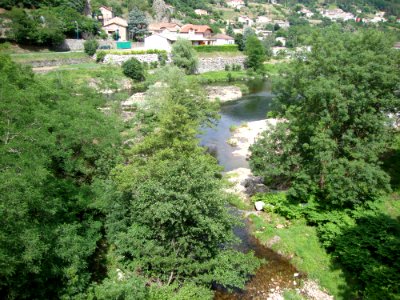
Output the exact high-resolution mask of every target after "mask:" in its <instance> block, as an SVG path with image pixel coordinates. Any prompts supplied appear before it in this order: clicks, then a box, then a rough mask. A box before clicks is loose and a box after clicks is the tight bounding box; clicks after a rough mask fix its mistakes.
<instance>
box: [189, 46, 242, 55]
mask: <svg viewBox="0 0 400 300" xmlns="http://www.w3.org/2000/svg"><path fill="white" fill-rule="evenodd" d="M193 48H194V50H196V52H199V53H204V52H206V53H209V52H237V51H238V46H237V45H221V46H212V45H210V46H194V47H193Z"/></svg>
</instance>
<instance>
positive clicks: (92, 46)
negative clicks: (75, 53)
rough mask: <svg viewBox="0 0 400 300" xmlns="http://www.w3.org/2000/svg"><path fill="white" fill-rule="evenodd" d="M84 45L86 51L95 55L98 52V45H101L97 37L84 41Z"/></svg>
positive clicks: (90, 54)
mask: <svg viewBox="0 0 400 300" xmlns="http://www.w3.org/2000/svg"><path fill="white" fill-rule="evenodd" d="M83 47H84V49H85V53H87V55H89V56H93V55H95V53H96V50H97V47H99V43H98V42H97V41H96V40H95V39H91V40H87V41H85V42H84V43H83Z"/></svg>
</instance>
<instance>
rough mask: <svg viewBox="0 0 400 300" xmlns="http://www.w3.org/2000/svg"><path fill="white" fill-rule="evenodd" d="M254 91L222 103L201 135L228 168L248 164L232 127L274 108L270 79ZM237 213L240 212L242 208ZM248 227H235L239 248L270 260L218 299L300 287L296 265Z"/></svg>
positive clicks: (253, 296) (259, 117)
mask: <svg viewBox="0 0 400 300" xmlns="http://www.w3.org/2000/svg"><path fill="white" fill-rule="evenodd" d="M249 88H250V92H251V93H250V94H249V95H246V96H244V97H242V98H241V99H239V100H237V101H234V102H229V103H226V104H223V105H222V107H221V111H220V115H221V119H220V120H219V123H218V124H217V125H216V126H215V127H214V128H207V129H205V130H204V133H203V134H202V135H201V136H200V141H201V142H200V143H201V145H203V146H207V147H208V148H209V149H210V150H211V151H213V152H214V153H216V157H217V159H218V161H219V163H220V165H222V166H223V167H224V169H225V171H231V170H233V169H236V168H240V167H244V168H247V167H248V162H247V161H246V160H245V159H244V158H241V157H237V156H233V154H232V150H233V148H232V147H231V146H229V145H228V143H227V140H228V139H229V138H230V136H231V132H230V130H229V128H230V127H231V126H238V125H240V124H242V123H246V122H249V121H258V120H262V119H265V118H266V114H267V112H268V111H269V110H270V108H271V103H272V94H271V86H270V83H269V82H263V81H258V82H257V81H256V82H251V83H250V85H249ZM233 213H235V214H236V213H238V214H240V212H239V211H237V210H236V211H235V212H233ZM243 222H244V223H246V224H245V226H244V227H240V228H235V230H234V231H235V234H236V235H237V236H238V237H239V238H240V240H241V243H240V244H239V245H238V246H237V248H238V249H239V250H240V251H242V252H245V253H247V252H249V251H254V254H255V255H256V256H257V257H259V258H263V259H265V260H266V263H265V264H263V265H262V266H261V267H260V268H259V269H258V271H257V273H256V275H255V276H253V277H252V278H251V279H250V280H249V282H248V284H247V285H246V290H245V291H235V292H233V293H228V292H227V291H225V290H221V289H218V290H217V291H216V295H215V298H214V299H216V300H228V299H229V300H233V299H234V300H236V299H266V298H267V294H268V293H269V292H270V291H272V290H276V289H277V287H279V288H280V289H285V288H294V287H296V285H295V284H296V283H295V280H294V279H295V278H294V277H293V274H294V273H296V272H297V271H296V269H295V268H294V267H293V266H292V265H291V264H290V263H289V262H288V260H287V259H286V258H283V257H282V256H280V255H279V254H277V253H275V252H274V251H272V250H271V249H269V248H267V247H265V246H263V245H262V244H261V243H260V242H259V241H258V240H257V239H255V238H254V237H253V236H252V235H251V234H250V233H249V226H250V224H248V223H247V222H246V221H245V220H243Z"/></svg>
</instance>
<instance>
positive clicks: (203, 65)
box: [197, 56, 246, 73]
mask: <svg viewBox="0 0 400 300" xmlns="http://www.w3.org/2000/svg"><path fill="white" fill-rule="evenodd" d="M245 60H246V56H233V57H221V56H220V57H202V58H199V66H198V68H197V71H198V73H205V72H210V71H222V70H225V66H226V65H229V66H232V65H239V66H240V67H241V68H242V69H244V62H245Z"/></svg>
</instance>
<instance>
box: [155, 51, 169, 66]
mask: <svg viewBox="0 0 400 300" xmlns="http://www.w3.org/2000/svg"><path fill="white" fill-rule="evenodd" d="M157 54H158V55H157V56H158V61H159V62H160V66H165V65H166V63H167V60H168V55H167V52H165V51H164V52H160V53H157Z"/></svg>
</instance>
